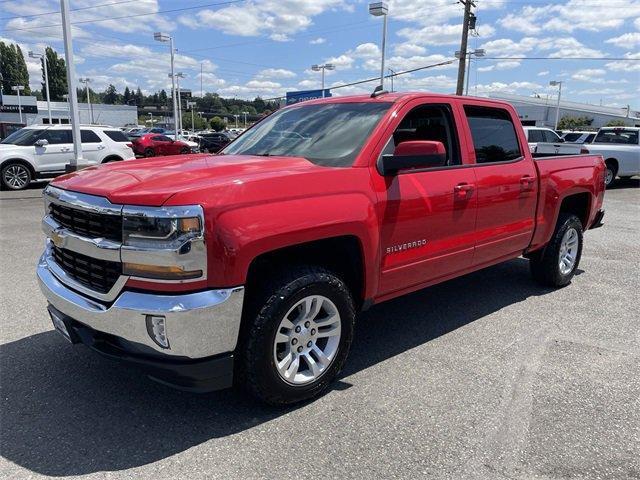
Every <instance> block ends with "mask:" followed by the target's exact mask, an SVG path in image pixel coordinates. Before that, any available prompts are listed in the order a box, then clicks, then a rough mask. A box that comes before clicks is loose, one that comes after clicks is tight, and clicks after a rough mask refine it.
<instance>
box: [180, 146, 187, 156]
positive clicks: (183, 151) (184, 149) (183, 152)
mask: <svg viewBox="0 0 640 480" xmlns="http://www.w3.org/2000/svg"><path fill="white" fill-rule="evenodd" d="M180 153H181V154H182V155H186V154H187V153H189V149H188V148H187V147H184V148H183V149H182V150H180Z"/></svg>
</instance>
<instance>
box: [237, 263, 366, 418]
mask: <svg viewBox="0 0 640 480" xmlns="http://www.w3.org/2000/svg"><path fill="white" fill-rule="evenodd" d="M249 302H250V306H249V307H248V309H247V310H248V316H247V317H246V318H245V325H244V333H243V338H244V341H243V344H242V345H241V346H240V352H241V353H240V358H239V365H238V367H239V370H240V371H239V375H238V378H239V382H240V383H241V385H242V386H243V387H244V388H246V389H247V390H248V391H249V392H250V393H251V394H253V395H254V396H256V397H258V398H259V399H260V400H262V401H264V402H266V403H269V404H272V405H287V404H291V403H295V402H299V401H302V400H306V399H309V398H312V397H314V396H317V395H319V394H321V393H322V392H323V391H324V390H325V389H326V388H327V387H328V386H329V385H330V384H331V382H332V380H333V379H334V378H335V376H336V375H337V374H338V373H339V372H340V370H341V369H342V366H343V364H344V362H345V360H346V358H347V355H348V353H349V347H350V345H351V340H352V338H353V327H354V322H355V305H354V302H353V298H352V296H351V292H350V291H349V289H348V288H347V286H346V285H345V283H344V282H343V281H342V280H341V279H340V278H338V277H337V276H335V275H334V274H333V273H332V272H330V271H328V270H325V269H323V268H321V267H313V266H305V267H297V268H292V269H291V270H290V271H289V272H287V273H282V274H276V275H274V276H273V279H272V280H269V281H268V282H265V285H263V286H262V287H261V288H259V289H258V291H256V292H254V294H253V295H252V298H250V299H249Z"/></svg>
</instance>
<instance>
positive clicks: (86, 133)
mask: <svg viewBox="0 0 640 480" xmlns="http://www.w3.org/2000/svg"><path fill="white" fill-rule="evenodd" d="M80 141H81V142H82V143H100V142H102V140H100V137H99V136H98V135H97V134H96V132H94V131H93V130H80Z"/></svg>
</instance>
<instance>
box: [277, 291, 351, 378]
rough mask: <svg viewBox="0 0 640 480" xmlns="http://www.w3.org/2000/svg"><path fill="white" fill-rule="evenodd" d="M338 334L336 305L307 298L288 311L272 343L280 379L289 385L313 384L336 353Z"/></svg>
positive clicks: (322, 299) (320, 297)
mask: <svg viewBox="0 0 640 480" xmlns="http://www.w3.org/2000/svg"><path fill="white" fill-rule="evenodd" d="M341 333H342V329H341V324H340V313H339V312H338V308H337V307H336V305H335V304H334V303H333V302H332V301H331V300H329V299H328V298H327V297H324V296H322V295H310V296H307V297H305V298H303V299H302V300H299V301H298V302H296V304H295V305H294V306H293V307H291V309H289V311H288V312H287V314H286V315H285V316H284V318H283V319H282V320H281V321H280V324H279V326H278V330H277V331H276V335H275V339H274V341H273V360H274V362H275V366H276V370H277V372H278V375H279V376H280V378H281V379H282V380H284V381H285V382H287V383H290V384H293V385H305V384H308V383H311V382H314V381H316V380H318V378H320V377H321V376H322V375H323V373H324V372H326V371H327V369H328V368H329V366H330V365H331V363H332V362H333V360H334V359H335V357H336V354H337V353H338V347H339V346H340V336H341Z"/></svg>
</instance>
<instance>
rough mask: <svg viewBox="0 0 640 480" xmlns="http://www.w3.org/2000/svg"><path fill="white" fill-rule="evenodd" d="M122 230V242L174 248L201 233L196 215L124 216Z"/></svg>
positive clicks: (133, 244) (142, 245) (149, 246)
mask: <svg viewBox="0 0 640 480" xmlns="http://www.w3.org/2000/svg"><path fill="white" fill-rule="evenodd" d="M122 230H123V241H124V244H125V245H128V246H132V247H140V248H176V247H179V246H180V245H182V244H183V243H184V242H186V241H187V240H189V239H191V238H194V237H197V236H200V235H202V233H203V232H202V225H201V222H200V218H198V217H187V218H158V217H146V216H125V217H124V218H123V221H122Z"/></svg>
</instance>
